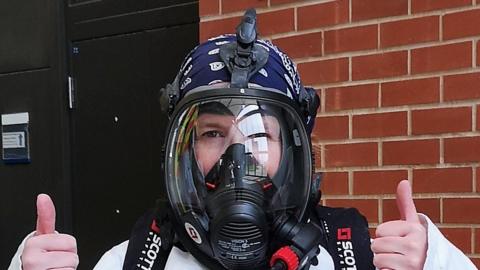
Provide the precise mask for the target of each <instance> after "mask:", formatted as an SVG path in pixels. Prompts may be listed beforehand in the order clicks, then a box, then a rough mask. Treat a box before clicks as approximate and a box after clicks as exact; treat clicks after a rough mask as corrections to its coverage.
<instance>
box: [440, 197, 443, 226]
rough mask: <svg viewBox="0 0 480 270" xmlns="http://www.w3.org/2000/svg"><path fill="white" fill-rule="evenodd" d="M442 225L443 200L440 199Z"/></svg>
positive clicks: (441, 220) (441, 221)
mask: <svg viewBox="0 0 480 270" xmlns="http://www.w3.org/2000/svg"><path fill="white" fill-rule="evenodd" d="M440 223H443V198H440Z"/></svg>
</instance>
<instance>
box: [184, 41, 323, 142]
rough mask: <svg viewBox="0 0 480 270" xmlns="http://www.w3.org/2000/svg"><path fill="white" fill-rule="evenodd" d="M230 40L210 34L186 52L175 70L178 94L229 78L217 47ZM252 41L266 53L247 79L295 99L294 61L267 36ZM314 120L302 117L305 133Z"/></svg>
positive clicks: (298, 83)
mask: <svg viewBox="0 0 480 270" xmlns="http://www.w3.org/2000/svg"><path fill="white" fill-rule="evenodd" d="M230 42H237V40H236V37H235V35H233V34H228V35H221V36H218V37H215V38H211V39H209V40H208V41H207V42H205V43H202V44H200V45H198V46H197V47H195V48H194V49H193V50H192V51H191V52H190V53H189V54H188V55H187V56H186V58H185V60H184V61H183V63H182V65H181V68H180V71H179V72H180V73H179V84H178V85H179V87H180V98H182V97H184V96H185V94H187V93H188V92H189V91H190V90H192V89H195V88H197V87H200V86H207V85H212V84H216V83H221V82H230V77H231V75H230V72H229V70H228V68H227V67H226V66H225V63H224V62H223V61H222V59H221V58H220V54H219V52H220V47H221V46H222V45H223V44H226V43H230ZM256 44H258V45H260V46H262V47H263V48H265V49H266V50H267V51H268V54H269V57H268V62H267V63H266V64H265V66H263V68H261V69H260V70H259V71H258V72H257V73H256V74H254V75H253V76H252V77H251V78H250V80H249V83H253V84H256V85H259V86H261V87H265V88H274V89H276V90H279V91H280V92H282V93H284V94H285V95H286V96H288V97H289V98H291V99H293V100H295V101H297V102H298V101H299V96H300V91H301V88H302V83H301V81H300V75H299V74H298V71H297V67H296V65H295V63H293V61H292V60H291V59H290V57H288V56H287V55H286V54H285V53H283V52H282V51H281V50H280V49H279V48H278V47H277V46H275V45H273V44H272V43H271V42H270V41H268V40H257V41H256ZM314 120H315V119H310V117H309V118H308V119H306V123H305V124H306V126H307V131H308V133H310V132H311V130H312V128H313V123H314Z"/></svg>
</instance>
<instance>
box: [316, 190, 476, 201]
mask: <svg viewBox="0 0 480 270" xmlns="http://www.w3.org/2000/svg"><path fill="white" fill-rule="evenodd" d="M392 192H393V191H392ZM412 197H413V199H480V194H470V193H413V194H412ZM395 198H396V195H395V194H394V193H391V194H382V195H377V194H375V195H371V194H365V195H362V194H353V195H348V194H345V195H326V194H324V195H323V196H322V199H324V200H327V201H328V200H379V199H386V200H389V199H395Z"/></svg>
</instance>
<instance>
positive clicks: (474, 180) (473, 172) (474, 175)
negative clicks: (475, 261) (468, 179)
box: [472, 166, 480, 248]
mask: <svg viewBox="0 0 480 270" xmlns="http://www.w3.org/2000/svg"><path fill="white" fill-rule="evenodd" d="M477 168H478V166H473V167H472V170H473V171H472V180H473V181H472V185H473V187H472V190H473V192H479V191H480V190H477V181H478V175H477ZM479 248H480V247H479Z"/></svg>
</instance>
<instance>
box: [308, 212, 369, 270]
mask: <svg viewBox="0 0 480 270" xmlns="http://www.w3.org/2000/svg"><path fill="white" fill-rule="evenodd" d="M316 210H317V211H316V212H317V217H318V222H319V223H320V225H321V226H322V228H323V230H324V231H325V243H324V245H323V247H324V248H325V249H326V250H327V251H328V253H330V255H331V256H332V258H333V263H334V265H335V269H336V270H355V269H359V270H364V269H365V270H370V269H375V266H374V265H373V253H372V251H371V249H370V234H369V232H368V222H367V220H366V219H365V217H364V216H362V215H361V214H360V212H358V210H357V209H355V208H331V207H325V206H318V207H317V209H316Z"/></svg>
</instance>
